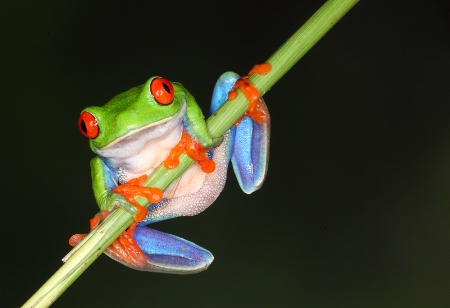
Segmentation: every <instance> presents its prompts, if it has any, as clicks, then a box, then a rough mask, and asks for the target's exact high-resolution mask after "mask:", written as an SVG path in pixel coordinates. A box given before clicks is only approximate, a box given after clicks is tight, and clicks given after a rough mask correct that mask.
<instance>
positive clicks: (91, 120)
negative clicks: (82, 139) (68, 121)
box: [78, 111, 99, 139]
mask: <svg viewBox="0 0 450 308" xmlns="http://www.w3.org/2000/svg"><path fill="white" fill-rule="evenodd" d="M78 129H79V130H80V132H81V133H82V134H83V135H84V136H86V137H88V138H90V139H94V138H95V137H97V136H98V131H99V129H98V125H97V119H96V118H95V116H94V115H93V114H92V113H90V112H87V111H83V112H82V113H81V114H80V117H79V118H78Z"/></svg>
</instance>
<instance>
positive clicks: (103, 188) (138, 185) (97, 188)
mask: <svg viewBox="0 0 450 308" xmlns="http://www.w3.org/2000/svg"><path fill="white" fill-rule="evenodd" d="M91 171H92V183H93V189H94V196H95V198H96V201H97V203H98V205H99V207H100V209H101V210H102V211H100V213H99V214H98V215H96V216H95V217H94V218H93V219H91V221H90V227H91V230H92V229H94V228H96V227H97V225H98V224H99V223H100V222H101V221H103V220H104V219H105V218H106V216H107V215H108V214H109V211H110V210H111V209H112V208H113V207H114V206H115V205H118V206H123V205H121V204H114V194H120V195H122V196H123V197H124V198H125V199H126V200H127V201H128V202H129V203H131V204H133V205H134V206H135V207H136V213H135V214H134V216H133V218H134V223H132V224H131V226H130V227H128V229H127V230H126V231H124V232H123V233H122V234H121V235H120V236H119V237H118V238H117V239H116V240H115V241H114V242H113V243H112V244H111V245H110V246H109V247H108V251H107V253H108V254H109V255H113V256H115V257H116V258H117V259H120V260H122V262H123V263H127V264H130V266H134V267H140V266H144V265H145V264H146V263H147V261H148V260H147V257H146V256H145V254H144V252H143V251H142V250H141V248H140V247H139V245H138V244H137V243H136V241H135V240H134V239H133V234H134V231H135V228H136V225H137V222H140V221H142V220H143V219H144V218H145V217H146V215H147V208H146V207H144V206H142V205H140V204H139V203H138V202H137V201H136V200H135V199H134V198H135V197H136V196H143V197H145V198H146V199H147V200H148V201H149V202H151V203H157V202H159V201H161V199H162V195H163V193H162V191H161V189H159V188H151V187H145V186H142V184H143V183H144V182H145V180H146V179H147V176H146V175H143V176H140V177H138V178H135V179H131V180H130V181H128V182H127V183H125V184H120V185H117V183H118V182H119V176H118V174H117V173H116V172H115V169H114V168H112V167H110V166H108V164H107V161H106V162H105V161H104V160H103V159H102V158H100V157H95V158H94V159H92V161H91ZM82 237H83V235H75V237H72V238H71V240H70V241H69V242H70V244H71V245H72V246H74V245H76V244H77V243H78V241H79V240H81V239H82Z"/></svg>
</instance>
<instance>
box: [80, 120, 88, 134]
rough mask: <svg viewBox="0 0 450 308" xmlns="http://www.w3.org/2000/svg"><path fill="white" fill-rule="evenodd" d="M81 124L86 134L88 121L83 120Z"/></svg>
mask: <svg viewBox="0 0 450 308" xmlns="http://www.w3.org/2000/svg"><path fill="white" fill-rule="evenodd" d="M80 124H81V130H82V131H83V132H84V133H85V134H87V128H86V123H85V122H84V120H83V121H81V123H80Z"/></svg>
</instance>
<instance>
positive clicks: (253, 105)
mask: <svg viewBox="0 0 450 308" xmlns="http://www.w3.org/2000/svg"><path fill="white" fill-rule="evenodd" d="M270 69H271V66H270V64H269V63H263V64H256V65H255V66H253V68H252V69H251V70H250V72H249V73H248V76H243V77H241V78H240V79H238V80H237V81H236V83H235V84H234V86H233V89H231V91H230V92H229V93H228V100H229V101H231V100H233V99H235V98H236V97H237V89H241V91H242V92H243V93H244V95H245V97H246V98H247V99H248V100H249V101H250V103H249V104H248V109H247V111H246V113H245V114H244V115H243V117H244V116H247V117H249V118H251V119H252V120H254V121H256V122H258V123H267V121H269V112H268V110H267V108H266V106H265V104H263V103H262V102H261V98H260V95H259V91H258V89H256V88H255V87H254V86H253V84H252V83H251V82H250V80H248V78H249V76H250V75H252V74H260V75H265V74H267V73H268V72H269V71H270ZM241 120H242V118H241V119H239V120H238V121H237V122H236V123H235V125H239V123H240V122H241Z"/></svg>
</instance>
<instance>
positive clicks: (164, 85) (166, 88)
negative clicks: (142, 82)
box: [163, 83, 170, 93]
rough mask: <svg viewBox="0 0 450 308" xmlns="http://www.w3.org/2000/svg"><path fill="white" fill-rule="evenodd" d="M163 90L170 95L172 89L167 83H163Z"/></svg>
mask: <svg viewBox="0 0 450 308" xmlns="http://www.w3.org/2000/svg"><path fill="white" fill-rule="evenodd" d="M163 88H164V90H166V92H167V93H170V88H169V86H168V85H167V83H163Z"/></svg>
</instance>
